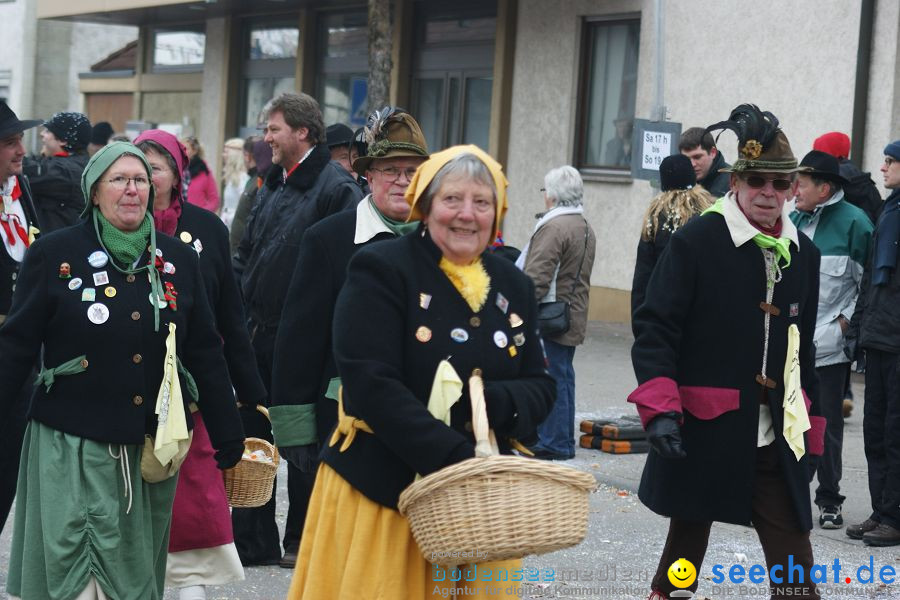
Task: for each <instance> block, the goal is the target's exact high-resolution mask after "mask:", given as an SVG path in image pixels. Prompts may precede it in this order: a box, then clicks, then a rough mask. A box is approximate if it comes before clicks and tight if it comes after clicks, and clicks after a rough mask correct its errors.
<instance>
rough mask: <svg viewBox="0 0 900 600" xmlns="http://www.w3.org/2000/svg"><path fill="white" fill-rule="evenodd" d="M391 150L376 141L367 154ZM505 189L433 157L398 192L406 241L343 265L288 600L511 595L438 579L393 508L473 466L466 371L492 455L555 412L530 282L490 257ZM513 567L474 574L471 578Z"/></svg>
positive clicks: (495, 586)
mask: <svg viewBox="0 0 900 600" xmlns="http://www.w3.org/2000/svg"><path fill="white" fill-rule="evenodd" d="M388 144H389V142H388V141H384V142H382V143H380V144H379V142H377V141H376V142H375V143H374V144H371V145H370V146H369V155H370V156H377V155H378V154H377V153H378V152H379V148H381V149H382V150H386V147H387V146H388ZM358 160H361V159H358ZM506 187H507V181H506V177H505V176H504V175H503V170H502V167H501V166H500V164H499V163H497V161H495V160H494V159H493V158H491V157H490V156H489V155H487V154H486V153H485V152H484V151H482V150H480V149H479V148H478V147H476V146H473V145H468V146H454V147H451V148H448V149H446V150H443V151H441V152H438V153H435V154H432V155H431V156H430V157H429V159H428V160H426V161H425V162H423V163H422V164H421V165H419V168H418V169H417V170H416V173H415V176H413V178H412V181H410V183H409V186H408V187H407V190H406V200H407V202H408V204H409V205H410V207H411V208H410V214H409V217H408V220H409V221H410V222H412V221H419V224H418V225H417V226H416V228H415V231H413V232H412V233H410V234H409V235H404V236H402V237H398V238H395V239H389V240H386V241H383V242H378V243H376V244H371V245H369V246H366V247H365V248H362V249H360V250H359V251H358V252H356V254H355V255H354V256H353V259H352V260H351V261H350V266H349V271H348V273H347V279H346V282H345V284H344V287H343V289H342V290H341V293H340V294H339V296H338V300H337V306H336V307H335V311H334V358H335V364H336V366H337V372H338V374H339V375H340V377H341V388H340V389H339V390H338V394H337V396H338V421H337V426H336V428H335V430H334V432H333V434H332V435H331V437H330V438H329V440H328V443H327V445H326V446H325V448H323V451H322V454H321V457H320V458H321V461H322V462H321V464H320V465H319V469H318V475H317V477H316V485H315V489H314V490H313V496H312V499H311V500H310V506H309V515H308V517H307V519H306V527H305V528H304V532H303V538H302V541H301V545H300V555H299V557H298V559H297V566H296V568H295V570H294V577H293V580H292V581H291V587H290V590H289V592H288V598H289V599H290V600H313V599H315V600H319V599H321V598H330V599H334V600H351V599H356V598H359V597H360V596H361V595H363V596H365V595H375V596H378V595H382V596H384V597H391V598H404V600H424V599H426V598H446V597H448V596H449V595H450V594H451V593H452V592H451V588H454V587H455V588H457V590H458V589H460V588H466V591H465V595H466V596H469V595H472V596H474V595H479V596H483V595H491V596H494V597H514V598H518V597H520V594H521V590H520V589H519V586H518V584H515V583H512V584H510V583H509V582H502V583H499V582H496V581H483V580H482V581H477V582H471V581H470V582H465V581H463V582H451V581H441V580H437V581H436V576H435V571H434V570H433V569H434V567H432V566H431V565H430V564H429V562H428V561H427V560H426V559H424V558H423V557H422V554H421V551H420V550H419V547H418V545H417V544H416V542H415V539H414V538H413V536H412V533H411V531H410V528H409V522H408V521H407V520H406V518H405V517H403V516H402V515H401V514H400V513H399V512H398V510H397V502H398V498H399V496H400V493H401V492H402V491H403V489H404V488H406V487H407V486H408V485H409V484H410V483H412V482H413V480H414V479H415V476H416V474H419V475H423V476H426V475H429V474H431V473H433V472H435V471H438V470H439V469H441V468H443V467H447V466H450V465H453V464H455V463H458V462H460V461H463V460H465V459H467V458H472V457H473V456H474V455H475V442H474V437H473V434H472V432H471V427H468V428H467V426H466V424H467V423H469V422H471V420H472V414H471V413H472V411H471V405H470V399H469V395H468V393H467V391H466V389H465V386H464V385H463V381H467V380H468V379H469V377H470V376H471V375H472V374H473V371H474V370H476V369H480V370H481V375H482V377H483V380H484V396H485V401H486V405H487V415H488V422H489V424H490V426H491V428H493V430H494V432H495V434H496V439H497V443H498V445H499V448H500V452H501V453H509V452H510V448H511V447H518V448H524V447H522V446H521V444H518V442H516V441H515V440H516V439H518V438H520V437H524V436H526V435H532V434H533V433H534V431H535V429H536V428H537V425H538V424H539V423H540V422H541V421H543V420H544V418H546V416H547V414H548V413H549V410H550V407H551V406H552V404H553V400H554V396H555V394H556V386H555V384H554V382H553V378H552V377H550V375H549V374H548V372H547V370H546V368H545V360H546V359H545V356H544V353H543V351H542V348H541V340H540V337H539V335H538V333H537V303H536V302H535V295H534V284H532V283H531V280H530V279H529V278H528V277H527V276H526V275H524V274H523V273H522V272H521V271H519V270H518V269H517V268H516V267H515V266H514V265H513V264H512V263H510V262H509V261H508V260H505V259H503V258H499V257H496V256H493V255H492V254H491V253H490V252H489V251H488V247H489V246H490V245H491V243H492V242H493V241H494V239H495V237H496V235H497V230H498V229H499V223H500V221H501V219H502V218H503V215H504V213H505V212H506V206H507V204H506V203H507V196H506ZM443 382H447V383H446V384H444V383H443ZM454 382H456V384H454ZM378 549H384V550H383V551H382V550H378ZM520 564H521V561H518V560H514V561H503V562H497V563H482V564H480V565H479V567H481V568H479V572H480V573H483V572H486V571H483V569H492V572H493V571H494V570H496V569H509V570H510V572H511V571H512V570H514V569H516V568H518V566H519V565H520ZM367 590H372V592H371V593H370V592H369V591H367Z"/></svg>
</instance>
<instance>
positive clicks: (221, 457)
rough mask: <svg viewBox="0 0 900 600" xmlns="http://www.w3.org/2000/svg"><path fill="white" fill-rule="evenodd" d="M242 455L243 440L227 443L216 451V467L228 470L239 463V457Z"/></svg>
mask: <svg viewBox="0 0 900 600" xmlns="http://www.w3.org/2000/svg"><path fill="white" fill-rule="evenodd" d="M243 455H244V440H238V441H236V442H227V443H225V444H224V445H223V446H222V447H221V448H219V449H218V450H216V454H215V458H216V466H217V467H219V468H220V469H222V470H223V471H224V470H225V469H230V468H231V467H233V466H234V465H236V464H238V463H239V462H241V456H243Z"/></svg>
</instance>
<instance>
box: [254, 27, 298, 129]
mask: <svg viewBox="0 0 900 600" xmlns="http://www.w3.org/2000/svg"><path fill="white" fill-rule="evenodd" d="M289 20H290V17H286V18H283V19H279V20H278V21H277V22H250V23H249V26H248V27H247V28H246V30H245V31H246V34H245V36H244V49H243V61H242V70H243V77H242V82H241V87H242V93H241V112H240V121H241V122H240V130H239V131H240V135H241V136H242V137H246V136H248V135H252V134H259V133H260V132H259V126H260V124H261V121H260V119H261V116H262V109H263V107H265V105H266V103H267V102H268V101H269V100H271V99H272V98H274V97H275V96H278V95H279V94H281V93H282V92H293V91H295V87H296V86H295V74H296V71H297V48H298V46H299V44H300V30H299V29H298V28H297V27H285V25H284V24H285V22H287V21H289Z"/></svg>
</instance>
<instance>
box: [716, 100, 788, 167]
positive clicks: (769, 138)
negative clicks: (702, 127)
mask: <svg viewBox="0 0 900 600" xmlns="http://www.w3.org/2000/svg"><path fill="white" fill-rule="evenodd" d="M725 129H730V130H731V131H733V132H734V133H735V134H736V135H737V138H738V155H739V158H738V159H737V160H736V161H735V162H734V165H733V166H732V167H731V168H730V169H719V171H720V172H723V173H744V172H748V171H758V172H764V173H794V172H795V171H796V170H797V159H796V158H795V157H794V152H793V151H792V150H791V144H790V142H788V139H787V136H785V135H784V132H783V131H781V129H780V128H779V127H778V117H776V116H775V115H773V114H772V113H770V112H769V111H761V110H760V109H759V107H758V106H756V105H755V104H741V105H740V106H738V107H737V108H735V109H734V110H732V111H731V114H730V115H728V120H727V121H719V122H718V123H715V124H713V125H710V126H709V127H707V128H706V131H709V132H712V131H720V130H722V131H724V130H725ZM719 135H721V134H719ZM716 140H717V141H718V136H716Z"/></svg>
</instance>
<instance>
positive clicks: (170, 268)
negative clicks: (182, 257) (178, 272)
mask: <svg viewBox="0 0 900 600" xmlns="http://www.w3.org/2000/svg"><path fill="white" fill-rule="evenodd" d="M163 273H166V274H167V275H174V274H175V265H173V264H172V263H170V262H167V263H163Z"/></svg>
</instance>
